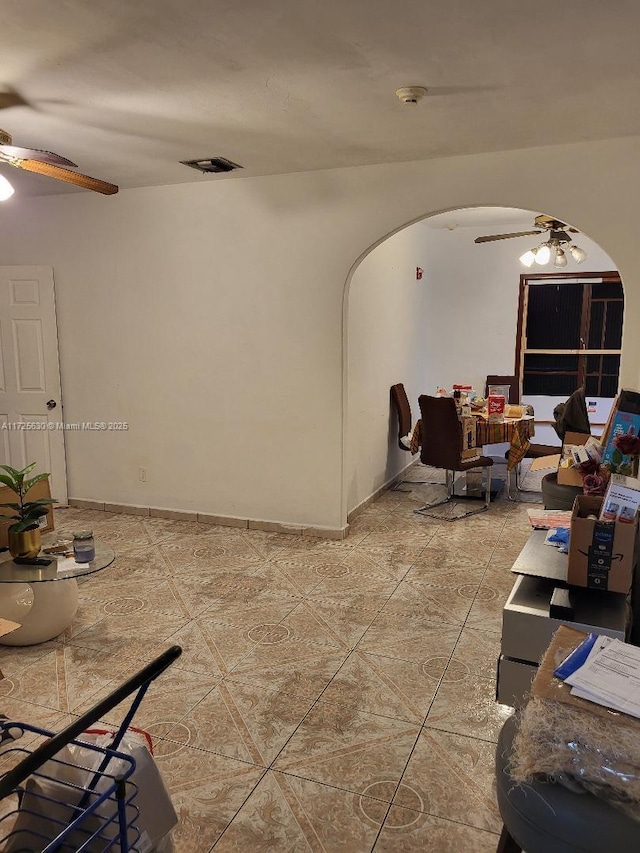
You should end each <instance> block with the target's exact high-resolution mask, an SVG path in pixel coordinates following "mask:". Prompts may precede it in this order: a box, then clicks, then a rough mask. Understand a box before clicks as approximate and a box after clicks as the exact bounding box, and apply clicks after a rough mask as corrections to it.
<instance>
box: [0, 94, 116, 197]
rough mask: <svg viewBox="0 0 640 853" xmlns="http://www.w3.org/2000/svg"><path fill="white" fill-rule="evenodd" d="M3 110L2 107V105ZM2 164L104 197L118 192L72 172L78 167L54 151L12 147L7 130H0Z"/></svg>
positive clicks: (112, 186) (109, 186)
mask: <svg viewBox="0 0 640 853" xmlns="http://www.w3.org/2000/svg"><path fill="white" fill-rule="evenodd" d="M1 108H2V105H0V109H1ZM2 163H8V164H9V165H10V166H15V167H16V168H17V169H24V170H25V171H27V172H35V173H36V174H38V175H46V176H47V177H49V178H55V179H56V180H57V181H64V182H65V183H67V184H75V185H76V186H78V187H83V188H84V189H86V190H93V191H94V192H97V193H103V194H104V195H113V194H114V193H117V192H118V187H117V186H116V185H115V184H109V183H107V182H106V181H101V180H99V179H98V178H92V177H90V176H89V175H83V174H82V173H81V172H73V171H71V169H76V168H77V165H76V164H75V163H73V162H72V161H71V160H67V158H66V157H61V156H60V155H59V154H54V153H53V152H52V151H41V150H40V149H37V148H20V147H18V146H15V145H12V139H11V136H10V134H8V133H7V132H6V131H5V130H0V164H2ZM65 167H71V168H65Z"/></svg>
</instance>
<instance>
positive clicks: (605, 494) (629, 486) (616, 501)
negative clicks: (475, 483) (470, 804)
mask: <svg viewBox="0 0 640 853" xmlns="http://www.w3.org/2000/svg"><path fill="white" fill-rule="evenodd" d="M639 435H640V394H639V393H638V392H634V391H623V392H621V394H620V395H619V396H618V398H617V400H616V402H615V405H614V407H613V409H612V412H611V415H610V418H609V421H608V423H607V425H606V428H605V431H604V433H603V436H602V438H601V439H600V440H599V441H598V440H596V439H594V438H592V437H590V436H584V435H575V434H571V433H568V434H567V435H566V436H565V441H564V445H563V453H562V456H561V459H560V463H559V468H558V481H559V482H560V481H561V472H564V479H565V482H566V479H567V477H568V476H569V477H573V478H574V479H573V484H574V485H577V484H578V483H581V484H582V485H583V487H584V488H583V490H582V491H581V492H580V493H578V494H577V495H576V497H575V500H574V504H573V508H572V510H571V511H568V512H561V511H558V510H549V509H547V510H541V509H538V508H531V509H530V510H529V511H528V512H529V517H530V521H531V524H532V526H533V527H534V528H538V529H540V528H548V531H547V533H546V542H547V544H550V545H555V546H556V547H557V548H558V550H559V551H561V552H562V551H563V552H565V553H566V555H567V556H566V557H564V558H558V560H560V559H564V560H565V561H566V562H565V567H566V575H564V577H563V579H562V580H561V581H558V582H557V585H556V588H555V589H554V591H553V594H552V595H551V597H550V602H551V603H550V605H549V612H548V614H547V615H548V617H549V623H550V624H551V623H552V622H553V620H556V621H555V625H556V626H557V625H560V627H559V628H558V629H557V631H556V633H555V634H554V635H553V639H552V641H551V645H550V646H549V648H548V649H547V651H546V653H545V655H544V657H543V659H542V661H541V663H540V665H539V667H538V668H537V670H536V671H535V672H536V674H535V677H534V678H533V682H532V685H531V690H530V694H529V698H528V701H527V702H526V704H525V705H524V707H523V708H522V710H521V711H520V719H519V727H518V734H517V735H516V738H515V740H514V749H513V754H512V756H511V766H510V773H511V776H512V778H513V779H514V781H516V782H520V783H525V782H528V783H531V782H534V781H536V780H540V779H545V780H553V781H555V782H560V783H563V784H565V785H566V786H567V787H569V788H571V789H573V790H577V789H581V790H587V791H589V792H591V793H592V794H595V795H596V796H598V797H600V798H602V799H605V800H607V801H608V802H610V803H611V804H612V805H615V806H617V807H619V808H621V809H622V810H624V811H625V812H626V813H627V814H629V815H630V816H632V817H633V818H634V819H636V820H640V648H639V646H640V624H639V623H640V577H638V575H637V571H636V564H637V561H638V529H639V524H638V522H639V515H638V512H639V510H640V479H639V478H638V476H637V474H638V457H639V455H640V438H639V437H638V436H639ZM535 535H536V536H542V535H544V534H541V533H537V534H535ZM543 550H544V551H546V550H547V549H543ZM543 563H545V560H544V558H543V559H541V560H540V564H541V565H542V564H543ZM551 564H553V567H554V570H555V571H556V572H557V570H558V568H559V563H558V561H555V560H552V561H551ZM514 571H515V566H514ZM547 577H551V576H550V575H547ZM556 580H557V577H556V578H554V583H556ZM619 605H622V606H623V612H625V613H626V618H625V620H624V622H625V623H626V630H623V631H622V633H619V632H618V631H617V630H615V631H614V630H613V623H611V624H609V623H608V621H607V620H608V618H609V617H608V616H607V614H608V613H609V612H611V613H613V612H614V609H617V611H620V607H619ZM508 609H509V603H507V606H506V607H505V610H508ZM634 614H635V620H634V618H633V616H634ZM562 623H564V624H562ZM567 623H568V624H567ZM590 626H603V627H590ZM604 626H607V627H604ZM616 627H620V626H617V625H616ZM577 629H580V630H577ZM616 634H618V636H614V635H616ZM624 640H629V641H630V642H624Z"/></svg>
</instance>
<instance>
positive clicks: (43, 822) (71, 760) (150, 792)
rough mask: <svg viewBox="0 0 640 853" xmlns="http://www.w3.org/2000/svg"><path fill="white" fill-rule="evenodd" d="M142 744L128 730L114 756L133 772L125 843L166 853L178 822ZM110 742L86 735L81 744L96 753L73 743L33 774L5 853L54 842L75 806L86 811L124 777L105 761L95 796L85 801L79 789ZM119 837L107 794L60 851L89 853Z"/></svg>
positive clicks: (105, 735) (108, 735) (121, 768)
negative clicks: (73, 850)
mask: <svg viewBox="0 0 640 853" xmlns="http://www.w3.org/2000/svg"><path fill="white" fill-rule="evenodd" d="M147 738H148V735H146V734H145V733H144V732H140V731H139V730H138V731H134V730H131V729H129V730H128V731H127V733H126V734H125V736H124V738H123V740H122V741H121V743H120V745H119V746H118V750H117V751H118V752H120V753H124V754H125V755H128V756H131V757H132V758H133V759H134V761H135V769H134V771H133V773H132V774H131V775H130V776H129V777H128V779H127V780H126V783H125V784H126V795H125V798H126V801H127V805H126V816H127V824H128V825H129V826H130V829H129V830H128V841H129V844H131V845H135V847H136V849H137V850H138V851H139V853H148V851H151V850H160V849H162V850H163V851H169V850H171V843H170V839H169V840H168V841H166V836H167V835H168V833H169V832H170V830H171V829H172V827H174V826H175V825H176V823H177V822H178V818H177V815H176V812H175V809H174V808H173V804H172V803H171V799H170V797H169V794H168V793H167V790H166V788H165V786H164V782H163V781H162V777H161V775H160V771H159V770H158V767H157V765H156V763H155V761H154V760H153V756H152V755H151V752H150V750H149V743H148V742H147ZM112 740H113V732H95V731H93V732H86V733H85V734H83V735H82V742H84V743H89V744H93V745H94V746H96V747H98V749H97V750H93V749H90V748H87V747H85V746H82V745H81V744H80V743H78V742H75V743H70V744H67V745H66V746H65V747H63V749H61V750H60V752H59V753H58V754H57V755H56V757H55V758H53V759H51V761H47V762H45V764H43V765H42V767H41V768H40V770H39V771H38V772H37V774H35V775H33V776H31V777H29V779H27V781H26V783H25V785H24V794H23V796H22V799H21V802H20V808H19V811H18V815H17V820H16V823H15V825H14V828H13V832H12V834H11V837H10V838H9V839H8V845H7V846H6V847H5V850H6V851H7V853H19V851H25V850H36V849H41V848H42V847H43V846H44V844H42V839H47V840H52V839H54V838H56V837H57V836H58V835H59V834H60V833H61V832H62V831H63V830H64V829H66V828H67V826H68V825H69V823H70V822H71V821H72V820H74V819H75V818H77V817H78V814H79V813H78V808H77V807H78V806H79V805H80V806H81V807H82V808H83V809H85V810H86V809H87V808H88V807H89V806H90V805H92V804H94V803H95V801H96V799H97V796H99V795H100V794H103V793H104V792H105V791H106V790H108V788H109V786H110V785H112V784H113V780H114V779H119V778H121V777H122V776H124V775H125V774H126V773H127V772H128V771H129V769H130V764H129V763H128V762H126V761H125V760H123V759H121V758H117V757H113V758H111V760H110V761H109V763H108V764H107V766H106V768H105V769H104V771H102V773H100V774H99V777H98V779H97V784H95V787H94V788H93V791H94V792H95V793H94V794H91V795H90V797H89V799H88V800H86V798H85V789H86V787H87V786H88V785H89V784H90V783H91V782H92V781H93V780H94V776H95V772H96V770H97V769H98V767H99V766H100V764H101V762H102V761H103V759H104V749H105V748H107V747H108V746H109V745H110V743H111V742H112ZM136 788H137V791H136V790H135V789H136ZM83 798H85V799H83ZM80 814H82V812H80ZM134 826H135V827H137V830H136V829H135V828H134ZM119 834H120V830H119V823H118V815H117V803H116V800H115V795H113V794H112V795H111V796H110V797H109V798H108V799H107V800H105V802H103V803H101V804H100V806H98V807H97V809H96V810H95V811H93V812H92V813H86V812H85V814H84V816H83V818H82V821H81V822H80V824H79V825H78V826H77V828H75V829H74V830H73V832H72V833H70V835H69V836H67V837H65V845H66V846H67V849H68V847H69V846H71V847H72V848H73V849H78V848H79V847H81V846H82V845H83V844H86V846H85V847H83V848H82V849H83V850H86V851H87V853H94V851H101V850H103V849H105V846H106V844H107V843H108V841H106V840H105V839H113V838H117V837H118V836H119ZM138 835H139V837H138ZM94 836H95V837H94ZM163 839H165V840H164V841H163ZM87 842H88V843H87Z"/></svg>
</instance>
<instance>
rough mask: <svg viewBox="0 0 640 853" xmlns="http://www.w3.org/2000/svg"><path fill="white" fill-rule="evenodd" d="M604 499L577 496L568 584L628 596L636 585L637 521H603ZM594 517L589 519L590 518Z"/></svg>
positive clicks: (635, 519)
mask: <svg viewBox="0 0 640 853" xmlns="http://www.w3.org/2000/svg"><path fill="white" fill-rule="evenodd" d="M602 501H603V499H602V498H597V497H591V496H589V495H577V496H576V499H575V501H574V503H573V512H572V514H571V538H570V540H569V564H568V567H567V582H568V583H569V584H570V585H572V586H584V587H588V588H590V589H599V590H603V591H607V592H622V593H628V592H629V590H630V589H631V585H632V583H633V569H634V566H635V562H636V547H637V541H638V519H637V516H636V518H634V520H633V522H621V521H601V520H600V510H601V508H602ZM590 515H591V516H595V518H593V517H592V518H589V517H588V516H590Z"/></svg>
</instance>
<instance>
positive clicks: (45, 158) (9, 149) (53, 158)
mask: <svg viewBox="0 0 640 853" xmlns="http://www.w3.org/2000/svg"><path fill="white" fill-rule="evenodd" d="M2 154H6V155H7V157H12V158H13V157H16V158H17V159H18V160H39V161H40V162H41V163H51V165H52V166H74V167H75V166H77V165H78V164H77V163H74V162H73V161H71V160H67V158H66V157H61V156H60V155H59V154H54V153H53V151H42V150H41V149H40V148H19V147H18V146H17V145H0V156H1V155H2Z"/></svg>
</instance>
